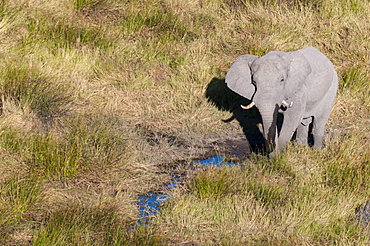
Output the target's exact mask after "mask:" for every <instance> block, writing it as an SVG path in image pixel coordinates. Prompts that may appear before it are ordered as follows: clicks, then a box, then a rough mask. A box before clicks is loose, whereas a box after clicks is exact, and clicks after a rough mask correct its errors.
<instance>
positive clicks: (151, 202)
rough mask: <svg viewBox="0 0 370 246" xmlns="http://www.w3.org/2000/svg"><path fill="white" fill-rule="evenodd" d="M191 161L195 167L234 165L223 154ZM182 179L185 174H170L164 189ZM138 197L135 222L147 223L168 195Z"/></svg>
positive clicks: (155, 194) (181, 181) (168, 188)
mask: <svg viewBox="0 0 370 246" xmlns="http://www.w3.org/2000/svg"><path fill="white" fill-rule="evenodd" d="M193 163H194V165H196V166H197V167H210V166H215V167H221V166H224V165H226V166H229V167H232V166H234V165H235V163H233V162H227V161H226V158H225V157H224V156H212V157H210V158H208V159H206V160H199V161H193ZM194 169H195V168H194ZM184 181H185V175H179V174H171V181H170V183H169V184H167V185H166V189H167V190H170V189H173V188H175V187H178V185H179V184H180V183H184ZM138 199H139V202H138V203H137V204H138V207H139V220H138V221H137V223H138V224H139V225H147V224H148V223H149V220H150V219H151V218H152V217H154V216H155V215H156V214H157V213H158V211H159V209H160V206H161V204H162V203H163V202H165V201H167V200H169V199H170V196H169V195H168V194H164V193H155V192H148V193H147V194H145V195H139V196H138Z"/></svg>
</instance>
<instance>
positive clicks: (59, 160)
mask: <svg viewBox="0 0 370 246" xmlns="http://www.w3.org/2000/svg"><path fill="white" fill-rule="evenodd" d="M369 15H370V6H369V3H368V1H366V0H351V1H350V0H340V1H332V0H315V1H304V0H276V1H263V0H261V1H257V0H256V1H243V0H194V1H189V0H148V1H141V0H132V1H119V0H112V1H106V0H57V1H41V0H35V1H26V0H5V1H0V61H1V62H0V85H1V93H2V110H1V111H2V114H1V116H0V160H1V161H0V244H3V245H368V244H369V242H370V235H369V229H368V228H365V227H364V226H363V224H361V223H359V221H358V220H356V211H357V210H358V208H360V207H361V206H362V205H363V204H364V203H365V202H366V201H368V200H370V197H369V194H370V185H369V184H370V163H369V162H370V130H369V129H370V119H369V115H370V84H369V81H370V66H369V60H370V57H369V54H370V53H369V50H370V20H369V18H368V17H369ZM305 46H314V47H316V48H317V49H319V50H320V51H321V52H322V53H324V54H325V55H326V56H327V57H328V58H329V59H330V60H331V61H332V62H333V64H334V66H335V68H336V70H337V72H338V75H339V78H340V81H339V83H340V86H339V87H340V88H339V92H338V95H337V98H336V101H335V105H334V107H333V112H332V115H331V117H330V119H329V122H328V124H327V129H326V135H325V147H324V148H323V149H322V150H313V149H311V148H307V147H302V146H296V145H294V144H292V145H291V146H289V148H288V150H287V151H286V152H284V153H283V154H282V155H281V156H280V157H279V158H277V159H275V160H268V159H267V158H265V157H263V156H258V155H253V154H252V155H251V154H250V153H249V152H248V151H249V150H248V148H247V145H246V140H245V138H244V136H243V133H242V129H241V128H240V126H239V124H238V122H237V121H235V120H234V121H232V122H230V123H224V122H222V119H227V118H229V117H230V116H231V115H230V114H229V113H228V112H221V111H218V110H217V108H216V107H214V106H213V105H211V104H210V103H208V102H207V99H206V97H205V91H206V88H207V86H208V84H209V83H210V82H211V81H212V79H213V78H221V79H222V78H224V77H225V74H226V71H227V70H228V68H229V67H230V65H231V64H232V62H233V61H234V60H235V59H236V58H237V57H238V56H239V55H241V54H247V53H248V54H254V55H258V56H261V55H264V54H266V53H267V52H268V51H270V50H282V51H290V50H297V49H301V48H303V47H305ZM234 153H237V154H240V155H236V156H235V155H232V154H234ZM213 155H225V156H226V157H227V158H230V159H232V160H233V161H235V162H236V163H237V165H235V166H233V167H232V168H229V167H221V168H206V169H199V170H197V171H195V172H192V173H188V176H187V179H186V181H185V182H184V184H183V185H181V186H178V187H176V188H174V189H172V190H171V194H170V195H171V197H172V199H171V200H169V201H168V202H166V203H164V204H163V207H162V208H161V212H160V213H159V214H158V215H157V216H156V218H154V219H153V220H152V221H151V225H150V226H142V227H139V228H137V230H128V228H129V227H130V225H132V223H133V222H135V221H137V219H138V207H137V202H138V195H140V194H145V193H147V192H148V191H161V189H162V188H163V185H164V184H167V183H168V182H169V181H170V179H171V177H170V176H169V175H168V174H169V173H176V172H177V173H180V174H182V173H187V172H188V171H187V170H188V167H189V166H190V165H191V163H192V162H193V160H194V159H205V158H207V157H209V156H213Z"/></svg>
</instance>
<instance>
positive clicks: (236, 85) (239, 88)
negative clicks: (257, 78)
mask: <svg viewBox="0 0 370 246" xmlns="http://www.w3.org/2000/svg"><path fill="white" fill-rule="evenodd" d="M257 58H258V56H254V55H242V56H239V57H238V59H236V61H235V62H234V63H233V64H232V65H231V67H230V69H229V71H228V72H227V74H226V79H225V81H226V84H227V87H229V88H230V89H231V90H232V91H234V92H236V93H238V94H239V95H241V96H243V97H245V98H247V99H251V98H252V96H253V94H254V92H255V87H254V85H253V84H252V78H251V77H252V76H251V69H250V65H251V64H252V62H253V61H254V60H255V59H257Z"/></svg>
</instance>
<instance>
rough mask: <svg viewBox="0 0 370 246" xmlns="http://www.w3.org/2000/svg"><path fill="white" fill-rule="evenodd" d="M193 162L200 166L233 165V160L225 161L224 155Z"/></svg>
mask: <svg viewBox="0 0 370 246" xmlns="http://www.w3.org/2000/svg"><path fill="white" fill-rule="evenodd" d="M194 164H197V165H201V166H202V167H210V166H215V167H221V166H223V165H226V166H229V167H231V166H234V165H235V163H234V162H227V161H226V158H225V156H212V157H211V158H208V159H206V160H203V161H194Z"/></svg>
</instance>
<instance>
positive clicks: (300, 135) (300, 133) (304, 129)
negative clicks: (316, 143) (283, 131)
mask: <svg viewBox="0 0 370 246" xmlns="http://www.w3.org/2000/svg"><path fill="white" fill-rule="evenodd" d="M308 127H309V126H308V125H303V124H302V123H301V124H299V125H298V128H297V139H296V142H297V143H299V144H302V145H307V143H308V142H307V140H308Z"/></svg>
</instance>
